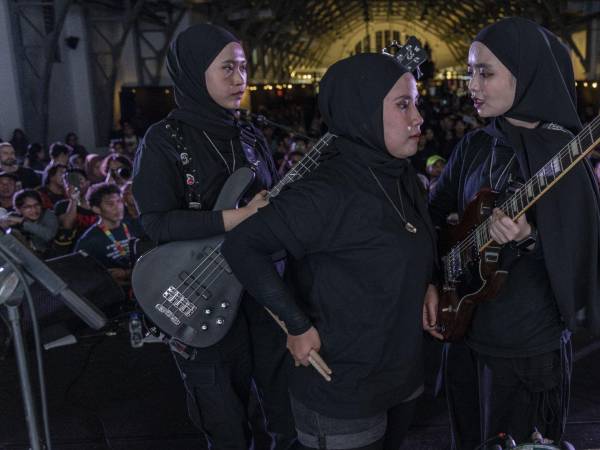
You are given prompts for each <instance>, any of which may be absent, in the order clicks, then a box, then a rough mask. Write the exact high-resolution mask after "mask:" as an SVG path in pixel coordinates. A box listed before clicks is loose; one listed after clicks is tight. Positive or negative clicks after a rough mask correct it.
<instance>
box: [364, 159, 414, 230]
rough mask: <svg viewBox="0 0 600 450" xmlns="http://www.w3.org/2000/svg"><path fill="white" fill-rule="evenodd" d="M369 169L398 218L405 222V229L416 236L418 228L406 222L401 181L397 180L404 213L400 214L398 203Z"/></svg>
mask: <svg viewBox="0 0 600 450" xmlns="http://www.w3.org/2000/svg"><path fill="white" fill-rule="evenodd" d="M368 169H369V172H371V175H373V178H375V181H376V182H377V185H378V186H379V189H381V190H382V191H383V193H384V195H385V197H386V198H387V199H388V201H389V202H390V204H391V205H392V207H393V208H394V210H395V211H396V213H397V214H398V216H400V219H402V222H404V229H405V230H406V231H408V232H409V233H412V234H415V233H416V232H417V227H415V226H414V225H413V224H412V223H410V222H409V221H408V220H406V213H405V212H404V202H403V201H402V193H401V192H400V181H398V180H396V189H397V190H398V198H399V199H400V208H402V212H400V210H399V209H398V207H397V206H396V203H394V201H393V200H392V198H391V197H390V196H389V194H388V193H387V191H386V190H385V188H384V187H383V185H382V184H381V182H380V181H379V179H378V178H377V176H376V175H375V172H373V169H371V168H370V167H369V168H368Z"/></svg>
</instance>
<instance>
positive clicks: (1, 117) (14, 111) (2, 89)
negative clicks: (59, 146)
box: [0, 1, 23, 140]
mask: <svg viewBox="0 0 600 450" xmlns="http://www.w3.org/2000/svg"><path fill="white" fill-rule="evenodd" d="M13 48H14V47H13V36H12V30H11V18H10V15H9V10H8V2H4V1H0V137H2V138H3V139H5V140H9V139H10V138H11V137H12V132H13V130H14V129H15V128H23V111H22V109H21V98H20V94H19V84H18V79H19V75H18V71H17V66H16V61H15V53H14V51H13Z"/></svg>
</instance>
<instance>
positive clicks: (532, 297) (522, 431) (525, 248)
mask: <svg viewBox="0 0 600 450" xmlns="http://www.w3.org/2000/svg"><path fill="white" fill-rule="evenodd" d="M469 70H470V71H471V73H472V79H471V81H470V84H469V90H470V93H471V96H472V98H473V102H474V106H475V108H476V109H477V111H478V113H479V115H480V116H482V117H489V118H491V122H490V124H489V125H488V126H487V127H486V128H484V129H481V130H476V131H473V132H471V133H469V134H468V135H467V136H465V138H463V139H462V140H461V141H460V142H459V144H458V145H457V147H456V149H455V150H454V152H453V154H452V157H451V159H450V161H449V162H448V165H447V166H446V169H445V171H444V172H443V174H442V176H441V177H440V179H439V181H438V184H437V185H436V188H435V190H434V191H433V193H432V195H431V199H430V200H431V202H430V203H431V205H430V210H431V213H432V217H433V219H434V221H435V222H436V224H437V225H439V226H442V227H443V226H444V224H445V219H446V217H447V215H448V214H449V213H451V212H455V211H458V213H459V215H462V213H463V212H464V209H465V207H466V205H467V204H468V202H469V201H470V200H471V199H472V198H473V197H474V195H475V194H476V193H477V192H478V191H479V190H480V189H482V188H491V189H493V190H495V191H498V192H500V193H503V192H506V191H507V190H508V189H509V188H510V187H511V186H512V185H513V184H515V183H519V182H523V181H526V180H528V179H529V178H530V177H531V176H532V174H534V173H536V172H537V171H538V170H539V169H540V168H541V167H542V166H543V165H544V164H545V163H546V162H547V161H548V160H550V159H551V158H552V157H553V156H555V155H556V154H557V153H558V152H559V150H561V149H562V148H563V147H564V146H565V145H566V144H567V143H568V142H569V141H571V139H572V138H573V136H574V135H573V133H577V132H578V131H579V130H580V129H581V123H580V121H579V118H578V116H577V113H576V106H575V104H576V100H575V82H574V76H573V68H572V66H571V60H570V57H569V53H568V51H567V49H566V48H565V47H564V46H563V44H562V43H561V42H560V41H559V40H558V39H557V38H556V36H554V34H552V33H551V32H550V31H548V30H546V29H545V28H542V27H540V26H539V25H537V24H535V23H534V22H531V21H529V20H526V19H522V18H518V17H515V18H509V19H504V20H501V21H499V22H497V23H495V24H493V25H491V26H489V27H487V28H485V29H483V30H482V31H481V32H480V33H479V34H478V35H477V37H476V38H475V41H474V42H473V44H472V45H471V48H470V51H469ZM598 206H599V199H598V191H597V187H596V186H595V184H594V182H593V178H592V175H591V171H590V168H589V164H588V163H587V161H586V162H584V163H582V164H580V165H579V166H577V167H575V168H574V169H573V170H572V172H571V173H570V174H569V175H567V176H566V177H564V178H563V179H561V180H560V181H559V183H558V185H556V186H555V187H554V188H553V189H552V190H551V191H549V192H548V193H547V194H546V195H544V197H543V198H541V199H540V201H539V202H538V203H537V204H536V206H535V207H534V208H532V209H530V210H529V211H528V212H527V214H526V216H522V217H521V218H520V219H519V220H518V221H517V222H513V221H512V220H511V219H510V218H509V217H507V216H506V215H505V214H504V213H503V212H502V211H500V210H499V209H495V210H494V212H493V220H492V225H491V227H490V232H491V235H492V237H493V238H494V240H495V241H496V242H498V243H499V244H508V245H505V246H504V248H503V253H502V260H503V265H504V266H505V267H506V268H507V270H509V275H508V278H507V280H506V283H505V284H504V286H503V287H502V289H501V291H500V292H499V293H498V295H497V297H496V298H494V299H490V300H488V301H487V302H484V303H483V304H481V305H480V306H478V308H477V311H476V314H475V317H474V321H473V323H472V326H471V329H470V331H469V333H468V335H467V337H466V339H465V341H466V344H467V345H466V346H465V345H462V344H452V345H451V346H447V347H446V352H445V356H446V363H445V364H446V366H445V367H446V369H445V374H446V390H447V398H448V402H449V410H450V418H451V424H452V432H453V441H454V448H457V449H469V450H470V449H472V448H474V447H476V446H478V445H479V443H480V442H482V441H483V440H485V439H489V438H491V437H493V436H494V435H497V434H498V433H500V432H504V433H508V434H510V435H511V436H512V437H513V438H515V439H516V440H517V442H523V441H530V440H531V438H530V436H531V435H532V433H533V432H534V431H535V429H537V430H538V431H539V432H541V433H542V434H543V435H544V436H546V437H548V438H550V439H552V440H554V441H559V440H560V439H561V436H562V434H563V431H564V426H565V424H566V415H567V407H568V400H569V383H570V380H569V376H570V372H571V358H570V354H571V353H570V352H571V350H570V331H569V330H573V329H574V328H575V325H576V323H575V319H576V313H577V312H578V311H579V310H581V309H582V308H585V309H586V314H587V322H588V326H589V327H590V329H591V330H592V331H593V332H595V333H597V332H598V331H600V305H599V302H600V300H599V299H600V268H599V257H600V249H599V245H600V244H599V242H600V240H599V239H600V238H599V236H600V218H599V212H598V211H599V208H598ZM477 386H479V389H477ZM480 412H481V413H480ZM492 444H494V442H491V443H490V445H492Z"/></svg>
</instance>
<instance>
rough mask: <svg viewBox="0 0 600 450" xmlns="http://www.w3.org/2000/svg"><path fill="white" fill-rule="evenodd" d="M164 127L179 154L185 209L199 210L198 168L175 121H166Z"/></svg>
mask: <svg viewBox="0 0 600 450" xmlns="http://www.w3.org/2000/svg"><path fill="white" fill-rule="evenodd" d="M165 127H166V128H167V130H168V131H169V133H170V137H171V139H172V140H173V142H174V144H175V148H176V151H177V153H178V154H179V161H180V163H181V166H180V168H181V169H182V170H181V174H182V177H183V181H184V183H183V184H184V186H185V199H186V203H187V207H188V208H189V209H196V210H199V209H201V208H202V203H201V201H200V179H201V177H200V176H199V174H198V168H197V167H196V166H195V161H193V158H192V157H191V156H190V154H189V151H188V147H187V145H186V144H185V140H184V137H183V132H182V131H181V128H180V127H179V125H178V123H177V121H175V120H168V121H167V124H166V125H165Z"/></svg>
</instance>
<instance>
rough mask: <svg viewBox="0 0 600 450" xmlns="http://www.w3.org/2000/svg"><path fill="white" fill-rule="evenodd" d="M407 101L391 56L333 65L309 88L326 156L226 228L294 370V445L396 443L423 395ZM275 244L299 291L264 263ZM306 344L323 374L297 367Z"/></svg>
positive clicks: (425, 248) (428, 227) (406, 83)
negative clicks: (325, 133)
mask: <svg viewBox="0 0 600 450" xmlns="http://www.w3.org/2000/svg"><path fill="white" fill-rule="evenodd" d="M417 97H418V91H417V88H416V81H415V78H414V77H413V75H412V74H411V73H407V72H406V70H405V69H404V68H403V67H401V66H400V65H399V63H398V62H397V61H396V60H395V59H394V58H392V57H391V56H389V55H383V54H361V55H356V56H353V57H350V58H347V59H344V60H342V61H339V62H337V63H336V64H334V65H333V66H332V67H331V68H329V70H328V71H327V73H326V74H325V76H324V78H323V80H322V81H321V86H320V94H319V109H320V111H321V114H322V115H323V117H324V120H325V123H326V124H327V126H328V127H329V130H330V131H331V132H332V133H334V134H336V135H337V136H338V138H337V139H336V141H335V142H334V144H333V145H334V146H335V152H333V153H334V155H329V157H328V158H327V159H326V160H325V161H324V162H322V164H321V165H320V166H319V167H318V168H317V169H316V170H315V171H314V172H313V173H311V174H310V175H309V176H308V177H306V178H303V179H302V180H299V181H297V182H295V183H293V184H292V185H291V186H289V188H288V189H287V190H284V191H283V192H282V193H281V194H280V195H279V196H277V197H276V198H274V199H272V201H271V203H270V204H269V206H266V207H264V208H261V209H260V210H259V212H258V213H257V214H256V215H254V216H253V217H251V218H250V219H249V220H247V221H246V222H244V223H243V224H242V225H241V226H239V227H237V228H236V229H235V230H234V231H232V232H230V233H228V234H227V237H226V240H225V243H224V246H223V253H224V255H225V257H226V258H227V261H228V262H229V264H230V265H231V267H232V268H233V270H234V272H235V273H236V275H237V276H238V277H239V279H240V280H241V281H242V283H243V284H244V285H245V286H246V288H247V289H248V291H249V292H250V293H252V295H253V296H254V297H255V298H256V299H257V300H258V301H259V302H260V303H262V304H263V305H264V306H266V307H268V308H269V309H271V310H272V311H273V312H274V313H275V314H276V315H277V316H279V318H281V320H283V321H284V322H285V324H286V326H287V329H288V331H289V337H288V343H287V346H288V349H289V350H290V352H291V354H292V355H293V356H294V358H295V360H296V362H297V363H298V364H301V366H300V367H299V368H296V369H295V370H293V372H292V376H291V382H290V392H291V400H292V409H293V412H294V418H295V421H296V429H297V431H298V439H299V441H300V443H301V444H302V446H301V447H300V448H319V449H323V448H327V449H357V448H360V449H384V448H385V449H397V448H399V447H400V443H401V442H402V438H403V435H404V433H405V431H406V429H407V428H408V425H409V422H410V419H411V417H412V410H413V407H414V404H415V401H416V399H417V397H418V396H419V395H420V394H421V392H422V389H423V368H422V354H421V339H422V318H423V310H424V307H423V304H424V298H425V296H426V293H427V299H428V301H427V304H428V305H429V309H426V312H427V314H426V317H427V319H428V320H427V322H428V324H427V328H428V329H429V325H430V324H429V322H430V320H429V317H430V313H432V312H433V311H434V309H435V308H434V305H436V304H437V293H436V290H435V288H434V287H433V285H431V284H430V282H431V280H432V271H433V262H434V246H435V245H434V230H433V226H432V224H431V222H430V220H429V216H428V213H427V208H426V202H425V198H424V196H423V195H422V192H421V190H420V189H419V187H418V181H417V178H416V175H415V172H414V170H413V169H412V167H411V165H410V163H409V162H408V160H407V159H406V158H408V157H409V156H411V155H413V154H414V153H415V152H416V150H417V143H418V137H419V135H420V130H419V128H420V126H421V124H422V121H423V120H422V118H421V116H420V114H419V112H418V111H417V108H416V106H415V102H416V100H417ZM282 249H285V250H287V251H288V253H289V254H291V255H292V256H293V257H294V260H295V261H296V262H297V272H295V275H296V278H297V285H296V291H295V292H292V290H291V289H290V288H289V287H287V286H286V285H285V284H284V283H283V282H282V281H281V280H280V279H279V277H278V276H277V274H276V273H275V272H274V270H273V269H272V267H271V264H270V258H269V255H270V254H272V253H273V252H276V251H280V250H282ZM259 274H261V276H260V277H259V276H258V275H259ZM431 322H435V319H434V318H433V317H431ZM311 350H316V351H319V352H320V354H321V355H322V356H323V359H324V360H325V361H326V362H327V363H328V364H329V366H330V368H331V369H332V371H333V374H332V381H331V382H327V381H325V380H324V379H323V378H322V377H321V376H320V375H319V374H318V373H317V372H316V371H314V370H313V369H312V368H309V367H307V365H308V355H309V352H310V351H311ZM386 430H387V432H386Z"/></svg>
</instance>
